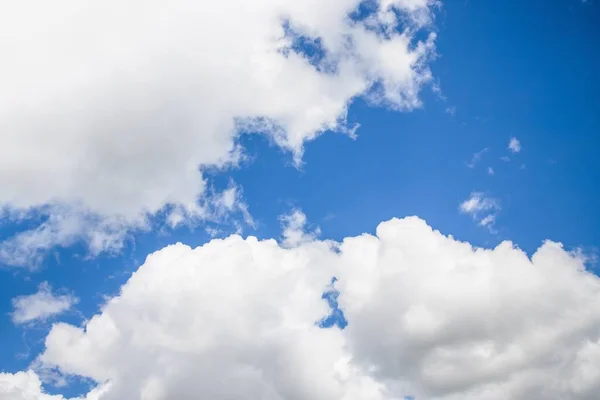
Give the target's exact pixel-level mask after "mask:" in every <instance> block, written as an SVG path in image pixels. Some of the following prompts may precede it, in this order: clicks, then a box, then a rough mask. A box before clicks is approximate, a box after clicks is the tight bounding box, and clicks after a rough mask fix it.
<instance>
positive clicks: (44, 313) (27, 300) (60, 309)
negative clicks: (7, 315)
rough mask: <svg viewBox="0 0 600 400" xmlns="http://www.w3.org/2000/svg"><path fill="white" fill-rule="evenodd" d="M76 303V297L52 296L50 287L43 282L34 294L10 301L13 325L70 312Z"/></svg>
mask: <svg viewBox="0 0 600 400" xmlns="http://www.w3.org/2000/svg"><path fill="white" fill-rule="evenodd" d="M78 301H79V299H77V297H75V296H73V295H70V294H54V293H53V292H52V287H51V286H50V285H49V284H48V283H47V282H44V283H42V284H41V285H40V286H39V288H38V291H37V292H36V293H34V294H31V295H26V296H19V297H15V298H14V299H13V300H12V305H13V312H12V320H13V322H14V323H15V324H25V323H29V322H33V321H44V320H46V319H48V318H50V317H53V316H56V315H58V314H61V313H64V312H65V311H68V310H70V309H71V307H72V306H73V305H74V304H77V303H78Z"/></svg>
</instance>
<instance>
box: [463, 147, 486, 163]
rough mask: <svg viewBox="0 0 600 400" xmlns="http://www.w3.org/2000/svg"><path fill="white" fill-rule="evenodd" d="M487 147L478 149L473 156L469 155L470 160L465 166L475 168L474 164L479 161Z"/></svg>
mask: <svg viewBox="0 0 600 400" xmlns="http://www.w3.org/2000/svg"><path fill="white" fill-rule="evenodd" d="M488 150H489V149H488V148H487V147H486V148H485V149H483V150H481V151H478V152H477V153H474V154H473V156H472V157H471V160H470V161H469V162H468V163H467V167H469V168H475V166H476V165H477V164H478V163H479V162H480V161H481V158H482V157H483V155H484V154H485V153H487V152H488Z"/></svg>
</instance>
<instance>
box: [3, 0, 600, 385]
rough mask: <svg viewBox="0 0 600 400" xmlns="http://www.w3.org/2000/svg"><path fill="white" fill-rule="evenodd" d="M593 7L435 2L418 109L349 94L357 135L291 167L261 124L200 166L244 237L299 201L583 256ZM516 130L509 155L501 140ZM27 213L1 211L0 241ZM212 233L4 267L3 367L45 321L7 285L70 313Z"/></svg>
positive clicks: (313, 145)
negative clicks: (234, 156) (58, 293)
mask: <svg viewBox="0 0 600 400" xmlns="http://www.w3.org/2000/svg"><path fill="white" fill-rule="evenodd" d="M599 6H600V4H597V2H596V1H594V0H589V1H587V2H581V1H578V0H555V1H543V0H532V1H503V2H499V1H496V2H491V1H476V0H466V1H447V2H445V3H444V5H443V7H441V8H440V9H439V10H438V12H437V15H436V30H437V34H438V39H437V52H438V58H437V59H436V60H435V61H434V62H433V63H432V65H431V68H432V72H433V75H434V80H435V82H436V85H437V87H439V91H435V90H432V89H431V88H427V89H425V90H424V91H423V93H422V95H421V99H422V101H423V106H422V108H420V109H417V110H414V111H413V112H397V111H393V110H389V109H385V108H381V107H371V106H369V105H368V104H366V103H365V102H364V101H363V100H360V99H359V100H357V101H355V102H354V103H353V104H352V106H351V107H350V109H349V114H348V120H349V122H350V124H351V125H352V124H354V123H358V124H360V128H359V129H358V130H357V137H356V138H355V139H351V138H349V137H348V136H347V135H344V134H340V133H326V134H324V135H323V136H321V137H319V138H318V139H316V140H315V141H312V142H310V143H308V144H307V146H306V148H305V153H304V157H303V164H302V165H301V166H300V167H296V166H294V165H293V162H292V161H293V160H292V157H291V155H290V154H289V153H286V152H284V151H283V150H281V149H280V148H278V147H276V146H274V145H273V144H272V143H270V142H269V140H268V139H266V138H265V137H264V136H260V135H246V136H242V137H241V139H240V143H241V144H242V145H243V147H244V148H245V149H246V152H247V154H248V155H249V156H250V157H249V158H248V160H246V161H244V162H243V163H242V165H241V166H240V167H239V168H235V169H232V170H226V171H217V172H214V173H211V175H210V181H211V182H212V183H213V184H214V185H215V187H217V188H224V187H226V186H227V185H228V183H229V182H230V181H231V180H233V181H235V182H236V183H237V184H238V185H239V186H240V187H241V188H243V197H244V199H245V202H246V204H247V205H248V207H249V212H250V214H251V215H252V217H253V218H254V220H255V222H256V226H255V227H251V226H247V225H245V226H244V235H255V236H258V237H259V238H269V237H275V238H277V237H280V235H281V222H280V216H281V215H282V214H285V213H288V212H289V211H290V210H292V209H296V208H297V209H301V210H302V211H303V212H304V213H305V214H306V216H307V218H308V221H309V222H310V224H311V226H313V227H316V226H318V227H320V237H322V238H330V239H335V240H339V239H342V238H344V237H347V236H353V235H358V234H361V233H363V232H374V230H375V228H376V226H377V224H378V223H379V222H381V221H384V220H387V219H390V218H392V217H403V216H410V215H418V216H419V217H421V218H423V219H425V220H426V221H427V222H428V223H429V224H430V225H431V226H432V227H434V228H435V229H438V230H440V231H441V232H442V233H444V234H451V235H453V236H454V237H455V238H457V239H459V240H464V241H468V242H470V243H472V244H474V245H476V246H485V247H493V246H495V245H497V244H498V243H500V242H501V241H503V240H511V241H513V242H514V243H516V244H517V245H518V246H519V247H521V248H522V249H524V250H525V251H527V252H528V253H529V254H531V252H532V251H534V250H535V249H536V248H537V247H539V245H540V244H541V243H542V242H543V241H544V240H546V239H551V240H554V241H559V242H562V243H563V244H564V245H565V246H566V248H567V249H576V248H582V249H583V251H584V252H586V253H589V254H590V255H593V254H595V253H596V252H597V249H598V247H600V207H599V206H598V204H599V203H598V200H597V197H598V190H599V188H600V186H599V182H600V157H598V151H599V149H600V117H599V107H600V80H598V77H597V73H598V71H600V45H599V44H598V43H599V41H600V7H599ZM513 137H515V138H517V139H518V140H519V142H520V145H521V150H520V151H519V152H518V153H513V152H511V151H510V150H509V149H508V144H509V140H510V139H511V138H513ZM484 149H487V150H485V151H483V152H482V153H481V156H480V157H479V158H478V159H477V158H476V159H475V160H474V159H473V157H474V155H475V154H476V153H478V152H481V151H482V150H484ZM503 157H509V158H510V160H509V161H505V160H503ZM473 161H476V162H475V163H473ZM469 164H471V165H469ZM473 164H475V165H473ZM489 168H492V169H493V171H494V174H493V175H490V174H489V173H488V169H489ZM475 192H480V193H483V194H484V195H485V196H487V197H489V198H493V199H496V201H497V204H498V209H497V210H496V211H495V213H496V222H495V224H494V226H493V229H491V230H490V229H487V228H486V227H482V226H480V225H478V224H477V221H475V220H474V219H473V218H471V216H470V215H467V214H465V213H461V212H460V210H459V205H460V204H461V203H462V202H463V201H465V200H466V199H468V198H469V196H470V195H471V193H475ZM28 223H29V222H27V221H25V222H23V223H22V224H14V223H8V222H5V223H4V224H3V225H2V226H1V227H0V239H6V238H8V237H9V236H11V235H12V234H14V233H15V232H18V231H19V230H22V229H23V228H24V227H25V226H26V225H27V224H28ZM220 228H221V229H222V232H221V235H225V234H228V233H231V232H233V231H235V227H233V226H231V225H230V224H223V225H221V226H220ZM208 240H210V236H209V235H208V234H207V233H206V232H205V226H204V225H200V226H197V227H195V228H194V229H190V228H188V227H180V228H177V229H175V230H170V229H162V230H161V231H160V232H157V231H154V230H153V231H151V232H145V233H140V234H136V235H135V238H134V240H131V241H129V242H128V243H127V245H126V248H125V249H124V250H123V251H122V252H121V253H119V254H114V255H106V254H101V255H99V256H98V257H96V258H93V259H89V258H86V250H85V248H84V246H83V245H74V246H71V247H68V248H56V249H54V250H53V251H52V252H51V254H50V255H49V256H48V257H47V258H46V259H45V261H44V262H43V265H41V266H40V268H39V269H38V270H36V271H34V272H31V271H27V270H24V269H15V268H9V267H6V268H1V269H0V343H1V345H0V370H3V371H8V372H13V371H18V370H21V369H23V368H26V367H27V365H29V364H30V363H31V362H32V360H33V359H34V358H35V357H36V355H37V354H38V353H39V351H40V350H42V348H43V338H44V337H45V335H46V334H47V332H48V330H49V328H50V322H48V323H42V324H38V325H35V326H15V325H14V324H13V322H12V321H11V315H10V313H11V311H12V303H11V301H12V299H13V298H14V297H15V296H19V295H24V294H31V293H34V292H35V291H36V290H37V287H38V285H39V284H40V283H41V282H48V283H49V284H51V285H52V287H54V288H60V289H64V290H66V291H68V292H70V293H72V294H74V295H76V296H77V297H78V298H79V299H80V301H79V303H78V304H77V305H76V306H75V308H74V310H72V311H70V312H68V313H66V314H64V315H62V316H61V317H60V320H61V321H68V322H73V323H80V322H81V321H82V319H83V318H89V317H90V316H92V315H93V314H94V313H96V312H97V311H98V307H99V305H100V304H101V303H102V302H103V299H104V296H107V295H111V294H114V293H116V291H117V290H118V288H119V286H120V285H121V284H123V283H124V282H125V281H126V280H127V278H128V277H129V276H130V274H131V273H132V272H133V271H134V270H135V269H136V268H137V266H139V264H140V263H141V262H143V260H144V258H145V256H146V255H147V254H148V253H150V252H152V251H154V250H157V249H160V248H162V247H163V246H165V245H167V244H169V243H173V242H176V241H181V242H184V243H187V244H190V245H192V246H195V245H200V244H202V243H205V242H206V241H208ZM590 268H591V269H595V268H596V266H595V264H594V263H593V262H591V263H590ZM77 387H78V385H75V386H74V387H72V388H71V389H69V388H67V389H64V390H62V389H61V392H63V393H66V394H69V393H70V392H71V393H72V392H77V391H78V389H77Z"/></svg>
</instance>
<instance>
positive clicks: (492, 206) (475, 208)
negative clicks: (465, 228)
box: [459, 192, 500, 233]
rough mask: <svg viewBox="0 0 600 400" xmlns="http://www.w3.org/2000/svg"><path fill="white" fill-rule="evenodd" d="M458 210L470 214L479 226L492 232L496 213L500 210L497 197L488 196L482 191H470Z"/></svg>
mask: <svg viewBox="0 0 600 400" xmlns="http://www.w3.org/2000/svg"><path fill="white" fill-rule="evenodd" d="M459 210H460V212H461V213H463V214H468V215H470V216H471V217H472V218H473V220H474V221H477V223H478V224H479V225H480V226H483V227H485V228H487V229H488V230H489V231H490V232H492V233H494V232H495V230H494V228H493V226H494V224H495V222H496V215H497V213H498V211H500V204H499V202H498V200H497V199H494V198H492V197H488V196H486V195H485V194H483V193H482V192H472V193H471V195H470V196H469V198H468V199H466V200H465V201H463V202H462V203H460V205H459Z"/></svg>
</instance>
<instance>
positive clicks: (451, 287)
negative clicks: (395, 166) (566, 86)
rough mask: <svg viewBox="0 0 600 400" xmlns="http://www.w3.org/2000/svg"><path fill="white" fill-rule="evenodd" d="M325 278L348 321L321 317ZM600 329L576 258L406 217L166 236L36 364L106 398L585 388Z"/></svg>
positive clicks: (572, 392)
mask: <svg viewBox="0 0 600 400" xmlns="http://www.w3.org/2000/svg"><path fill="white" fill-rule="evenodd" d="M331 276H336V277H337V278H338V279H339V280H338V281H337V282H336V287H337V288H338V289H339V291H340V296H339V303H340V307H341V308H342V309H343V311H344V313H345V315H346V318H347V319H348V321H349V325H348V326H347V328H346V329H344V330H340V329H338V328H331V329H320V328H318V327H317V326H316V325H315V322H316V321H318V320H320V319H321V318H322V317H323V316H325V315H327V314H328V313H329V310H328V307H327V304H326V302H324V301H323V300H322V299H321V298H320V295H321V293H322V291H323V290H324V289H325V288H326V286H327V284H328V283H329V280H330V278H331ZM599 340H600V279H599V278H598V277H597V276H595V275H593V274H591V273H589V272H587V271H586V270H585V268H584V265H583V261H582V259H581V258H578V256H577V255H576V254H572V253H568V252H566V251H565V250H564V249H563V248H562V246H561V245H560V244H557V243H552V242H546V243H544V244H543V245H542V246H541V247H540V248H539V249H538V250H537V252H536V253H535V254H534V255H533V256H532V258H531V259H529V258H528V257H527V255H526V254H524V253H523V252H522V251H521V250H519V249H517V248H515V247H514V246H513V245H512V244H511V243H510V242H504V243H502V244H500V245H499V246H498V247H496V248H495V249H493V250H486V249H475V248H473V247H472V246H470V245H469V244H468V243H462V242H458V241H456V240H454V239H453V238H451V237H445V236H443V235H441V234H440V233H439V232H437V231H433V230H432V229H431V228H430V227H429V226H427V225H426V224H425V223H424V222H423V221H422V220H420V219H418V218H405V219H402V220H391V221H388V222H384V223H382V224H380V225H379V227H378V228H377V236H371V235H361V236H358V237H350V238H346V239H345V240H344V241H343V242H342V243H339V244H336V243H333V242H328V241H319V240H315V239H313V240H310V241H304V242H302V243H301V244H299V245H298V246H296V247H292V248H285V247H281V246H280V245H279V244H278V243H276V242H275V241H273V240H266V241H258V240H256V239H255V238H248V239H246V240H244V239H242V238H241V237H239V236H231V237H229V238H226V239H222V240H214V241H212V242H210V243H208V244H206V245H204V246H202V247H198V248H196V249H191V248H189V247H187V246H184V245H182V244H177V245H173V246H169V247H166V248H164V249H162V250H160V251H158V252H156V253H154V254H152V255H151V256H149V257H148V259H147V260H146V262H145V264H144V265H143V266H141V267H140V268H139V270H138V271H137V272H136V273H135V274H134V275H133V276H132V277H131V279H130V280H129V281H128V282H127V283H126V284H125V285H124V286H123V287H122V290H121V294H120V295H119V296H117V297H114V298H113V299H111V300H110V301H109V302H108V303H107V304H106V306H105V307H104V308H103V309H102V311H101V313H100V314H98V315H96V316H95V317H94V318H92V319H91V320H90V321H89V322H88V323H87V324H86V326H85V329H82V328H79V327H76V326H71V325H67V324H56V325H55V326H54V327H53V329H52V331H51V332H50V334H49V335H48V337H47V339H46V350H45V352H44V353H43V355H42V356H41V357H40V362H41V363H42V364H43V365H44V366H46V367H52V366H55V367H58V368H59V369H60V371H62V372H63V373H68V374H77V375H83V376H86V377H91V378H93V379H94V380H96V381H98V382H110V383H108V384H107V385H106V386H103V387H102V391H103V392H102V393H100V394H99V393H98V392H97V393H95V394H94V395H93V396H96V397H90V398H94V399H96V398H97V399H100V400H118V399H144V400H165V399H174V398H177V399H197V398H211V399H215V400H219V399H232V398H236V399H257V398H260V399H277V400H280V399H298V400H305V399H315V400H320V399H323V400H330V399H347V400H350V399H352V400H359V399H360V400H365V399H367V400H368V399H386V400H391V399H402V398H403V396H405V395H413V396H415V399H419V400H421V399H424V400H431V399H435V400H497V399H525V398H526V399H532V400H547V399H558V398H569V399H589V400H592V399H596V398H597V394H598V391H599V390H600V342H599ZM2 379H3V380H4V381H5V382H15V381H16V380H18V379H17V376H16V375H10V374H7V375H4V376H3V377H2ZM21 380H22V377H21ZM0 382H1V381H0ZM30 386H31V385H30ZM33 386H35V385H33ZM2 387H3V386H2V385H0V393H3V392H2V389H1V388H2ZM27 390H32V389H31V387H30V388H29V389H27ZM37 390H38V392H36V393H37V394H35V395H29V397H27V395H25V394H23V395H22V396H21V397H18V396H19V395H13V397H10V398H11V399H17V400H25V399H27V400H29V399H35V400H37V399H44V400H45V399H46V398H45V397H40V394H39V385H38V389H37ZM9 393H17V392H15V390H14V389H13V392H9ZM23 393H26V392H25V389H23ZM28 393H29V392H28ZM2 396H3V395H2V394H0V398H3V397H2ZM5 396H6V395H5ZM4 398H6V397H4Z"/></svg>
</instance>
